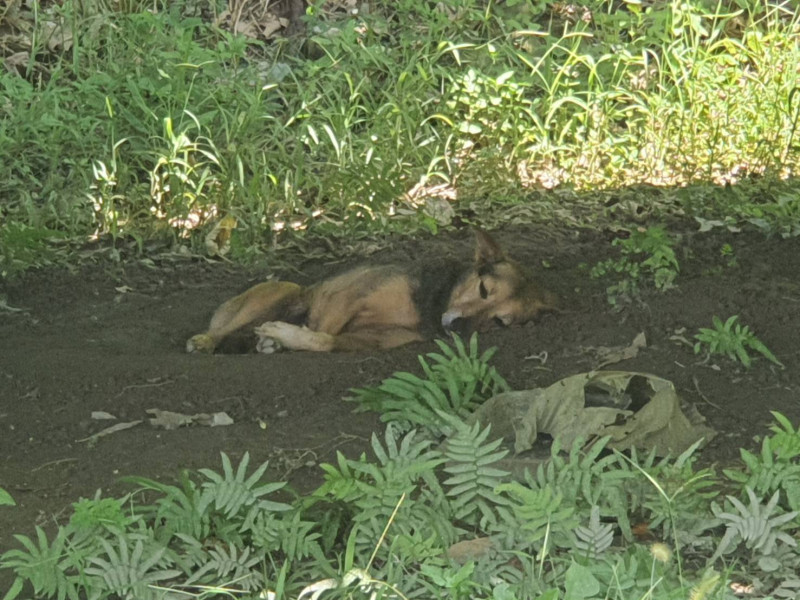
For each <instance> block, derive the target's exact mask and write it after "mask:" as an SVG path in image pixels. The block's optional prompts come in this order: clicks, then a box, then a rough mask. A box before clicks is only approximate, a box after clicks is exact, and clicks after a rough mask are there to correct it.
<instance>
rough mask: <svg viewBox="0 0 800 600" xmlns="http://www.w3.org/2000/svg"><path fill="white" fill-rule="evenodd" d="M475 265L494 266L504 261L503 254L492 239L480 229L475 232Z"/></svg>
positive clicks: (504, 256)
mask: <svg viewBox="0 0 800 600" xmlns="http://www.w3.org/2000/svg"><path fill="white" fill-rule="evenodd" d="M475 242H476V245H475V264H476V265H479V266H480V265H494V264H496V263H499V262H502V261H504V260H505V259H506V255H505V252H503V250H502V248H500V246H499V245H498V243H497V242H495V241H494V238H492V236H490V235H489V234H488V233H486V232H485V231H483V230H482V229H476V230H475Z"/></svg>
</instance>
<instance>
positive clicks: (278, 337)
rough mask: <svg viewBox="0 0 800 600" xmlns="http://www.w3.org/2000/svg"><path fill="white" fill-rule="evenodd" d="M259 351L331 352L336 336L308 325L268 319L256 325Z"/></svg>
mask: <svg viewBox="0 0 800 600" xmlns="http://www.w3.org/2000/svg"><path fill="white" fill-rule="evenodd" d="M255 331H256V335H257V336H258V345H257V348H258V351H259V352H263V353H265V354H270V353H272V352H275V351H276V350H279V349H280V348H285V349H287V350H309V351H311V352H330V351H331V350H333V347H334V336H332V335H330V334H329V333H323V332H321V331H312V330H311V329H308V328H307V327H300V326H298V325H292V324H291V323H284V322H283V321H268V322H266V323H263V324H262V325H260V326H258V327H256V329H255Z"/></svg>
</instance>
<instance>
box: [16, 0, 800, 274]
mask: <svg viewBox="0 0 800 600" xmlns="http://www.w3.org/2000/svg"><path fill="white" fill-rule="evenodd" d="M199 6H200V4H198V3H196V2H194V1H193V0H192V1H190V0H179V1H177V2H164V1H162V0H155V1H153V2H142V1H138V0H131V1H129V2H126V3H124V4H119V3H110V2H105V1H101V0H93V1H89V2H86V1H81V2H78V1H77V0H64V1H63V2H58V3H46V4H45V3H42V2H40V1H39V0H34V1H33V2H28V3H22V4H18V5H15V8H14V15H13V16H14V20H13V21H12V20H9V21H8V23H25V27H24V28H23V29H21V30H20V33H21V35H22V37H21V39H24V40H26V41H27V43H28V47H27V48H26V51H27V52H28V55H27V59H26V60H25V61H23V62H15V63H13V64H14V65H16V66H15V67H13V68H10V69H5V70H3V72H2V74H0V90H1V91H0V97H2V98H3V101H1V102H0V115H1V118H0V142H1V143H2V147H3V155H4V159H3V160H2V161H0V199H2V200H0V239H1V240H2V242H0V246H1V247H2V250H3V258H2V264H0V269H1V271H2V274H3V275H4V276H8V275H10V274H13V273H16V272H20V271H22V270H24V269H25V268H28V267H30V266H38V265H43V264H48V263H50V262H53V260H54V259H53V257H52V256H51V255H52V254H53V253H57V254H63V253H64V251H65V249H66V248H68V246H65V245H64V244H63V243H62V244H60V245H58V246H55V247H54V246H53V245H52V244H51V240H52V239H53V238H54V237H65V238H66V239H67V240H69V241H73V242H77V243H83V242H85V241H86V240H88V239H93V238H97V237H103V236H110V237H111V238H112V239H115V240H116V239H119V238H120V237H124V238H131V237H132V238H133V239H134V240H138V242H139V245H140V246H141V241H142V240H145V239H148V238H151V237H153V236H156V237H158V238H161V239H166V240H173V241H178V242H180V243H188V244H192V245H194V248H195V249H198V250H199V248H200V246H199V240H201V239H202V235H201V236H197V235H193V234H194V233H195V232H197V231H201V232H205V231H206V228H207V227H208V225H206V224H207V223H208V222H209V221H213V220H215V219H218V218H219V217H220V216H222V215H233V216H234V217H235V218H236V220H237V223H238V227H237V228H236V229H235V232H234V235H233V240H232V249H231V256H232V257H233V258H238V259H242V258H246V257H247V256H250V254H251V250H250V249H251V248H263V247H265V246H267V245H268V244H270V243H273V242H274V241H275V238H281V239H283V237H285V236H292V235H294V233H293V232H300V231H310V232H312V233H317V234H320V235H331V236H333V235H345V236H351V237H352V236H359V235H365V234H375V233H379V232H384V231H396V230H402V231H415V230H417V229H420V228H424V229H435V228H436V226H437V222H436V220H435V219H434V218H433V217H432V216H431V211H430V210H429V207H427V205H426V202H425V196H426V194H427V193H431V194H435V193H441V190H442V189H443V188H448V189H449V192H448V193H449V194H456V195H457V196H458V199H459V200H458V205H457V207H458V206H470V207H472V210H476V209H477V211H478V212H479V213H480V211H481V210H482V207H489V206H496V205H497V204H498V203H499V204H500V205H504V206H508V205H509V204H510V203H521V202H527V201H529V199H530V198H532V197H534V196H533V194H532V190H535V189H550V188H553V187H555V186H562V187H565V188H568V189H572V190H577V191H581V190H594V189H619V188H623V187H630V186H635V185H637V184H652V185H658V186H683V185H686V184H690V183H697V182H701V183H705V184H726V185H727V184H730V183H736V182H738V181H740V180H743V179H747V178H749V177H750V176H759V177H763V178H764V179H763V180H762V181H763V182H764V183H763V185H762V184H758V185H760V187H759V188H758V190H759V191H758V193H757V194H756V192H754V191H753V189H754V188H744V189H745V191H744V192H742V193H737V192H725V193H718V192H717V191H716V190H715V188H710V187H708V185H707V186H706V187H705V188H701V189H699V190H698V189H696V188H695V189H694V191H693V192H691V193H682V192H681V191H680V189H676V190H675V191H673V192H670V193H668V194H665V195H664V196H663V197H662V198H661V200H662V201H663V200H666V201H667V203H672V204H673V205H674V204H678V205H680V208H681V209H682V210H684V211H688V212H690V213H692V214H698V215H700V216H708V215H709V214H719V213H720V212H723V213H726V214H727V215H728V216H732V217H733V218H734V219H737V220H742V221H749V222H752V223H754V224H755V225H756V226H758V227H762V228H764V229H766V230H767V231H770V232H777V233H779V234H781V235H796V234H797V233H798V231H800V228H798V226H797V222H798V214H800V209H798V201H797V194H796V193H795V191H794V190H793V188H791V187H789V188H787V187H786V185H785V184H781V183H780V181H781V180H782V178H784V177H788V176H791V175H793V174H796V173H797V165H798V157H800V153H798V147H800V146H798V143H797V137H796V134H797V131H796V129H797V123H798V118H800V94H798V93H797V90H798V77H799V76H800V73H798V71H797V69H796V68H794V66H795V65H797V64H800V44H798V43H797V41H798V40H797V37H798V27H799V26H800V16H799V15H798V14H797V12H793V10H792V6H793V5H792V3H785V2H784V3H780V2H778V3H776V2H770V1H767V0H735V1H733V2H718V1H717V0H713V1H712V0H698V1H697V2H683V1H681V0H668V1H666V2H658V3H638V2H628V3H625V5H624V6H623V7H619V6H617V4H616V3H614V2H611V0H580V1H579V2H576V3H573V4H563V3H556V2H551V1H550V0H535V1H534V0H524V1H522V2H504V3H494V2H492V3H486V2H483V1H482V0H458V1H457V2H450V3H427V2H419V1H417V0H401V1H398V2H391V3H372V4H370V10H369V11H367V10H362V11H360V12H359V13H358V14H356V15H353V14H348V15H344V13H337V12H335V11H333V10H329V9H328V8H329V7H328V6H327V5H326V3H324V2H316V3H312V4H311V8H310V10H309V12H308V14H307V15H306V17H305V21H306V22H305V26H306V31H307V32H308V33H309V39H308V40H307V41H306V43H305V44H304V45H303V50H302V51H298V50H297V46H299V44H293V43H285V42H274V43H270V44H265V43H262V42H256V41H254V40H250V39H248V38H245V37H243V36H240V35H235V34H232V33H230V32H228V31H226V30H224V29H222V28H221V27H220V26H218V25H215V24H214V23H215V20H214V12H215V11H218V10H220V9H221V7H220V6H217V5H216V4H215V3H209V6H208V7H207V9H203V10H199V9H198V7H199ZM0 18H2V17H0ZM23 34H24V35H23ZM65 40H69V41H68V42H66V41H65ZM9 47H11V46H9ZM8 52H10V50H9V51H8ZM6 58H8V57H6ZM15 58H17V59H18V56H16V57H15ZM437 186H438V187H437ZM434 187H435V188H436V189H437V190H439V191H438V192H435V191H432V190H433V189H434ZM723 191H724V190H723ZM412 192H413V193H412ZM619 194H620V197H621V198H623V199H625V198H628V196H626V193H625V192H622V191H621V192H620V193H619ZM536 197H537V198H538V200H537V202H539V203H542V206H541V207H540V210H541V212H540V214H542V215H545V216H548V217H549V218H553V216H554V214H556V210H555V208H556V207H555V206H553V204H554V203H555V202H556V201H561V200H556V197H555V196H552V197H551V196H547V195H542V196H536ZM562 197H569V196H559V197H558V198H559V199H560V198H562ZM548 202H549V203H550V205H549V207H548ZM638 202H642V200H641V199H640V200H638ZM645 202H646V200H645ZM647 208H648V209H649V208H650V207H647ZM601 210H602V208H601V207H599V206H594V207H593V210H592V211H590V214H594V215H597V214H598V213H599V212H600V211H601ZM426 211H427V212H426ZM184 240H186V241H184Z"/></svg>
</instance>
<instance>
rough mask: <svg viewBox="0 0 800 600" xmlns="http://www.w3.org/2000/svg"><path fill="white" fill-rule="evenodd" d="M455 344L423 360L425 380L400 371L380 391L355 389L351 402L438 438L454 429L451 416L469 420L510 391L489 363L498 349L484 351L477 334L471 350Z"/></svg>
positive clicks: (457, 341) (457, 340)
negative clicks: (482, 405) (490, 400)
mask: <svg viewBox="0 0 800 600" xmlns="http://www.w3.org/2000/svg"><path fill="white" fill-rule="evenodd" d="M452 340H453V347H452V348H451V347H450V346H448V345H447V344H446V343H445V342H443V341H441V340H436V345H437V346H439V349H440V350H441V354H439V353H436V352H431V353H429V354H427V355H426V357H427V359H428V360H426V359H425V357H422V356H420V357H419V363H420V365H421V366H422V371H423V374H424V377H417V376H416V375H413V374H411V373H405V372H400V373H395V374H394V375H392V376H391V377H390V378H388V379H385V380H384V381H382V382H381V384H380V385H379V386H378V387H373V388H363V389H354V390H351V391H352V393H353V396H352V397H351V398H349V400H351V401H353V402H356V403H358V405H359V407H358V409H359V410H371V411H374V412H377V413H378V414H380V415H381V420H382V421H384V422H393V423H396V424H398V425H402V427H404V428H405V429H410V428H411V427H419V428H423V429H425V430H427V431H429V432H431V433H432V434H434V435H441V434H443V433H445V432H449V431H452V419H450V418H449V417H450V416H451V415H455V416H456V417H459V418H466V416H467V415H469V414H470V413H472V412H473V411H474V410H475V407H476V406H477V405H479V404H480V403H481V402H483V401H484V400H486V399H488V398H491V397H492V396H495V395H496V394H499V393H500V392H505V391H508V389H509V387H508V384H507V383H506V381H505V379H503V378H502V377H501V376H500V374H499V373H498V372H497V370H496V369H495V368H494V367H492V366H491V365H490V364H489V361H490V360H491V358H492V356H494V353H495V352H496V351H497V348H489V349H488V350H486V351H485V352H483V353H480V352H479V350H478V336H477V334H472V336H471V337H470V340H469V347H467V346H466V345H465V344H464V342H463V341H462V340H461V338H460V337H458V336H455V335H454V336H453V337H452ZM428 361H430V362H432V363H434V364H433V365H431V364H430V362H428Z"/></svg>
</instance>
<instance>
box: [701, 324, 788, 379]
mask: <svg viewBox="0 0 800 600" xmlns="http://www.w3.org/2000/svg"><path fill="white" fill-rule="evenodd" d="M738 320H739V316H738V315H733V316H732V317H729V318H728V320H726V321H725V322H724V323H723V322H722V319H720V318H719V317H718V316H716V315H714V317H713V318H712V322H713V324H714V327H713V329H712V328H708V327H701V328H700V333H698V334H697V335H695V336H694V337H695V339H696V340H697V342H696V343H695V345H694V352H695V354H700V353H701V352H706V354H707V355H708V356H712V355H715V354H721V355H723V356H727V357H728V358H730V359H732V360H735V361H738V362H740V363H741V364H742V365H744V366H745V367H747V368H749V367H750V365H751V364H752V362H753V359H752V358H751V357H750V353H749V352H748V351H749V350H754V351H756V352H758V353H759V354H761V355H762V356H763V357H764V358H766V359H767V360H769V361H770V362H772V363H773V364H776V365H778V366H779V367H781V368H783V363H781V361H779V360H778V359H777V357H776V356H775V355H774V354H773V353H772V351H771V350H770V349H769V348H767V346H766V345H764V342H762V341H761V340H759V339H758V338H757V337H756V336H755V334H754V333H753V332H752V331H751V330H750V327H749V326H747V325H742V324H741V323H739V322H738Z"/></svg>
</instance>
